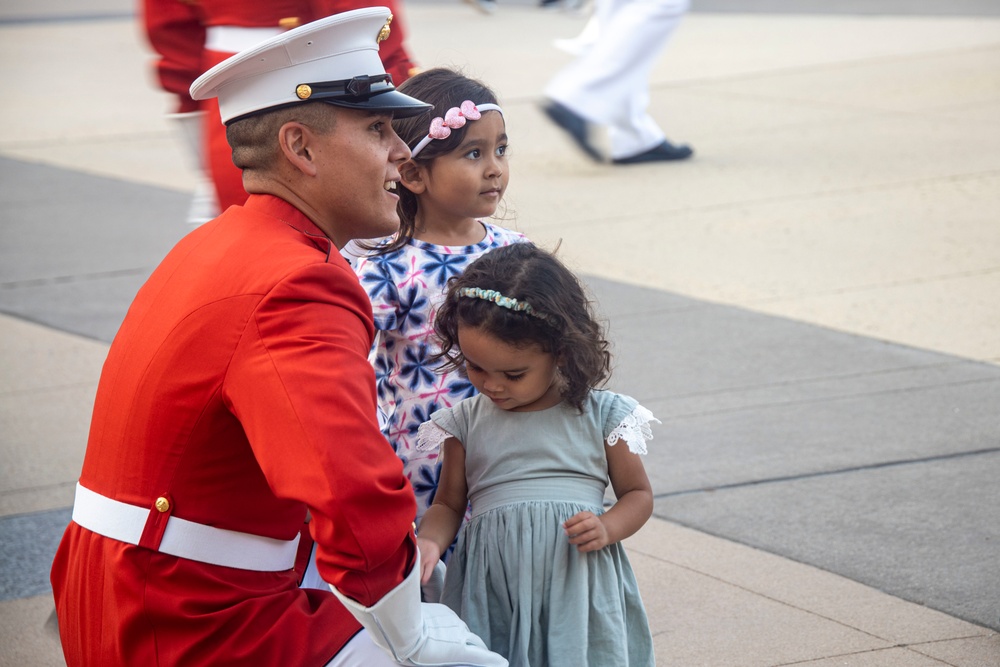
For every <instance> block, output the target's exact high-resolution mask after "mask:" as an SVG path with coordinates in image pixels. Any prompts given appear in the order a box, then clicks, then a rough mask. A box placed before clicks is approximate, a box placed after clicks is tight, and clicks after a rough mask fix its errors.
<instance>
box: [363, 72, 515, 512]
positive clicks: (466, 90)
mask: <svg viewBox="0 0 1000 667" xmlns="http://www.w3.org/2000/svg"><path fill="white" fill-rule="evenodd" d="M399 90H400V91H401V92H406V93H407V94H408V95H412V96H414V97H416V98H417V99H419V100H422V101H424V102H427V103H428V104H432V105H433V110H432V111H431V113H430V118H428V116H418V117H415V118H408V119H403V120H397V121H394V122H393V128H394V129H395V130H396V132H397V133H398V134H399V136H400V137H401V138H402V139H403V141H405V142H406V143H407V145H408V146H409V147H410V150H411V152H412V156H411V159H410V160H409V161H407V162H405V163H403V165H402V166H401V167H400V170H399V171H400V176H401V179H402V180H401V185H402V187H401V188H400V189H399V192H398V194H399V198H400V201H399V207H398V212H399V218H400V228H399V233H398V234H396V235H395V236H393V237H390V238H388V239H384V240H382V241H381V242H379V243H376V244H374V245H368V246H362V247H367V249H368V250H369V251H370V254H369V255H368V256H365V257H362V258H361V259H359V260H358V261H357V262H356V265H355V270H356V271H357V274H358V277H359V278H360V280H361V284H362V286H364V288H365V289H366V290H367V292H368V296H369V297H370V298H371V302H372V310H373V311H374V314H375V327H376V329H378V330H379V339H378V343H377V344H376V348H375V350H374V359H373V361H374V364H375V373H376V382H377V385H378V403H379V406H378V407H379V416H380V422H381V424H382V431H383V433H384V434H385V436H386V438H387V439H388V440H389V443H390V444H391V445H392V446H393V448H394V449H395V450H396V454H397V455H398V456H399V457H400V458H401V459H402V460H403V467H404V471H405V473H406V476H407V477H408V478H409V480H410V483H411V485H412V486H413V490H414V492H415V494H416V497H417V521H418V523H419V521H420V517H421V516H423V513H424V511H425V510H426V509H427V506H428V505H430V502H431V500H432V499H433V497H434V490H435V489H436V488H437V480H438V473H439V469H440V466H439V464H438V461H437V452H417V451H416V450H415V445H416V435H417V427H419V426H420V424H421V423H422V422H424V421H426V420H427V419H428V417H429V416H430V414H431V413H432V412H434V411H435V410H437V409H438V408H442V407H447V406H450V405H453V404H455V403H457V402H458V401H459V400H461V399H463V398H466V397H469V396H472V395H474V394H475V390H474V389H473V387H472V385H471V384H470V383H469V382H468V380H466V379H465V378H464V377H462V376H461V375H460V374H458V373H454V372H452V373H445V374H437V373H435V366H436V365H438V364H435V363H434V362H433V361H432V357H433V356H434V355H435V354H437V352H438V348H437V346H436V343H435V342H434V339H433V336H432V322H433V320H434V312H435V310H436V308H437V304H438V303H439V302H440V301H441V299H442V298H443V296H444V290H445V283H446V282H447V281H448V279H449V278H451V277H453V276H455V275H458V274H459V273H461V272H462V270H463V269H464V268H465V266H466V265H467V264H468V263H469V262H471V261H472V260H474V259H476V258H477V257H479V256H480V255H482V254H483V253H485V252H486V251H488V250H490V249H492V248H496V247H499V246H505V245H508V244H510V243H518V242H522V241H526V240H527V239H526V238H525V237H524V236H523V235H521V234H519V233H517V232H512V231H509V230H506V229H503V228H502V227H498V226H496V225H493V224H490V223H489V222H486V221H485V220H484V219H485V218H488V217H490V216H492V215H493V214H494V213H495V212H496V210H497V206H498V205H499V203H500V201H501V199H502V198H503V195H504V192H505V191H506V189H507V182H508V179H509V171H508V165H507V127H506V124H505V123H504V117H503V110H502V109H501V108H500V107H499V106H498V103H497V98H496V95H494V93H493V91H491V90H490V89H489V88H487V87H486V86H485V85H484V84H483V83H481V82H479V81H476V80H474V79H470V78H468V77H465V76H463V75H461V74H458V73H457V72H454V71H452V70H449V69H443V68H439V69H431V70H427V71H425V72H422V73H420V74H417V75H416V76H414V77H412V78H410V79H408V80H407V81H406V82H404V83H403V84H402V85H401V86H399Z"/></svg>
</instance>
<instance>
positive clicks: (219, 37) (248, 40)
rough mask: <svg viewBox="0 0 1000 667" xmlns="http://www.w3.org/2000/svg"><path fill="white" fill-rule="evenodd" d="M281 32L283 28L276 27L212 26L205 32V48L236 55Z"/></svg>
mask: <svg viewBox="0 0 1000 667" xmlns="http://www.w3.org/2000/svg"><path fill="white" fill-rule="evenodd" d="M283 32H285V30H284V28H277V27H275V28H240V27H238V26H232V25H213V26H209V27H208V28H207V29H206V30H205V48H206V49H208V50H209V51H221V52H222V53H238V52H239V51H243V50H245V49H249V48H250V47H251V46H257V45H258V44H260V43H261V42H263V41H264V40H265V39H269V38H271V37H274V36H275V35H280V34H281V33H283Z"/></svg>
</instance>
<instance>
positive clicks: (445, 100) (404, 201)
mask: <svg viewBox="0 0 1000 667" xmlns="http://www.w3.org/2000/svg"><path fill="white" fill-rule="evenodd" d="M397 90H399V91H400V92H401V93H406V94H407V95H409V96H411V97H415V98H417V99H418V100H421V101H422V102H426V103H428V104H431V105H433V107H432V108H431V110H430V111H429V112H428V113H425V114H420V115H417V116H412V117H410V118H398V119H396V120H394V121H392V128H393V129H394V130H396V134H398V135H399V136H400V138H401V139H402V140H403V141H404V142H405V143H406V145H407V146H409V147H410V149H411V150H412V149H413V147H414V146H416V145H417V144H418V143H420V140H421V139H423V138H424V137H426V136H427V131H428V129H429V127H430V120H431V118H436V117H438V116H441V117H444V115H445V112H447V111H448V109H450V108H452V107H457V106H461V104H462V102H464V101H465V100H471V101H472V102H473V103H475V104H499V102H498V101H497V96H496V93H494V92H493V91H492V90H491V89H490V88H489V87H488V86H487V85H486V84H485V83H483V82H482V81H477V80H476V79H470V78H469V77H467V76H465V75H464V74H461V73H459V72H456V71H455V70H451V69H448V68H446V67H436V68H434V69H429V70H425V71H423V72H420V73H419V74H415V75H414V76H412V77H410V78H409V79H407V80H406V81H404V82H403V83H401V84H400V85H399V88H397ZM464 138H465V128H464V127H463V128H458V129H454V130H452V131H451V135H450V136H448V137H447V138H446V139H437V140H434V141H432V142H430V143H429V144H428V145H427V147H426V148H424V149H423V150H422V151H420V153H419V154H418V155H417V157H415V158H413V161H414V162H418V163H428V162H431V161H432V160H433V159H434V158H436V157H439V156H441V155H445V154H447V153H450V152H451V151H453V150H455V148H456V147H457V146H458V145H459V144H460V143H462V140H463V139H464ZM396 194H398V195H399V204H398V205H397V206H396V212H397V213H398V214H399V232H398V233H397V234H396V236H395V237H393V239H392V240H391V241H390V242H388V243H386V244H383V245H375V246H367V245H365V244H362V245H363V246H364V247H366V248H368V249H370V250H374V251H375V253H376V254H379V255H382V254H385V253H389V252H392V251H394V250H398V249H399V248H402V247H403V246H405V245H406V244H407V243H409V242H410V240H411V239H412V238H413V233H414V227H415V225H416V216H417V196H416V195H414V194H413V193H412V192H410V191H409V190H407V189H406V186H404V185H402V184H400V186H399V187H398V188H397V190H396Z"/></svg>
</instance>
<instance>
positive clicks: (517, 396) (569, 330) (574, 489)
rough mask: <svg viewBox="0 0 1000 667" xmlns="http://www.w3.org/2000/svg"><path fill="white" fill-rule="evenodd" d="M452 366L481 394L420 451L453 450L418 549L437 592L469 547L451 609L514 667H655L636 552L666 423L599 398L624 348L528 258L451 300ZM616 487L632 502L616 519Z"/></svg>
mask: <svg viewBox="0 0 1000 667" xmlns="http://www.w3.org/2000/svg"><path fill="white" fill-rule="evenodd" d="M434 327H435V331H436V332H437V334H438V335H439V336H440V338H441V349H442V353H441V354H442V356H443V357H445V358H447V359H448V360H449V363H450V365H451V366H452V367H454V366H458V365H460V364H461V365H463V366H464V368H465V369H466V372H467V374H468V378H469V381H470V382H471V383H472V384H473V386H475V387H476V389H478V390H479V391H480V392H481V393H480V394H479V395H477V396H475V397H474V398H470V399H468V400H464V401H462V402H460V403H459V404H457V405H455V406H454V407H451V408H448V409H444V410H439V411H437V412H435V413H434V414H433V415H431V421H430V422H428V423H426V424H424V425H422V426H421V427H420V447H421V448H431V449H433V448H437V447H439V446H443V470H442V472H441V482H440V485H439V487H438V490H437V495H436V497H435V499H434V504H433V505H432V506H431V508H430V509H428V510H427V513H426V514H424V518H423V521H422V523H421V524H420V530H419V532H418V535H417V543H418V545H419V547H420V554H421V575H422V577H423V578H424V579H425V580H426V579H427V578H428V577H429V576H430V574H431V568H432V566H433V564H434V562H435V561H436V560H437V558H438V557H439V555H440V554H441V553H442V552H443V551H444V550H445V549H446V548H448V546H449V545H450V544H451V543H452V540H453V539H454V537H455V535H456V534H457V533H458V529H459V527H460V525H461V524H462V519H463V516H464V515H465V512H466V504H467V502H469V501H471V505H472V518H471V520H470V521H469V522H468V523H467V524H465V526H464V528H463V529H462V532H461V533H460V534H459V535H458V544H457V546H456V547H455V551H454V553H453V554H452V555H451V560H450V562H449V565H448V568H447V574H446V576H445V581H444V592H443V595H442V598H441V602H443V603H445V604H447V605H448V606H450V607H451V608H452V609H454V610H455V611H456V612H457V613H458V614H459V615H460V616H461V617H462V619H463V620H464V621H465V622H466V623H468V625H469V627H470V628H471V629H472V631H473V632H475V633H476V634H478V635H479V636H480V637H482V638H483V640H484V641H485V642H486V643H487V645H488V646H489V647H490V649H491V650H493V651H496V652H498V653H500V654H501V655H503V656H504V657H506V658H507V659H508V660H510V664H511V667H528V666H532V667H537V666H539V665H546V666H548V667H559V666H566V667H581V666H586V665H592V666H593V667H606V666H607V665H629V666H630V667H635V666H636V665H641V666H643V667H646V666H648V665H652V664H654V658H653V645H652V638H651V635H650V631H649V625H648V622H647V620H646V613H645V610H644V608H643V605H642V601H641V599H640V597H639V590H638V587H637V585H636V581H635V576H634V575H633V573H632V568H631V566H630V565H629V561H628V558H627V557H626V555H625V550H624V549H623V547H622V545H621V543H620V541H621V540H622V539H623V538H626V537H628V536H629V535H632V534H633V533H635V532H636V531H637V530H638V529H639V528H640V527H641V526H642V525H643V524H644V523H645V522H646V520H647V519H648V518H649V516H650V514H651V513H652V508H653V495H652V490H651V488H650V484H649V479H648V478H647V477H646V472H645V470H644V468H643V465H642V461H641V459H640V458H639V457H638V456H636V454H645V453H646V444H645V441H646V440H647V439H649V438H651V437H652V435H651V433H650V428H649V422H650V421H658V420H656V419H655V418H654V417H653V416H652V414H650V412H649V411H648V410H646V409H645V408H643V407H642V406H640V405H638V404H637V403H636V401H635V400H634V399H632V398H629V397H627V396H624V395H621V394H615V393H613V392H610V391H605V390H598V389H595V387H596V386H597V385H599V384H601V383H602V382H603V380H604V379H605V378H606V377H607V376H608V374H609V367H610V355H609V353H608V350H607V348H608V343H607V341H606V340H605V339H604V337H603V335H602V331H601V327H600V326H599V325H598V324H597V323H596V322H595V321H594V318H593V316H592V314H591V312H590V308H589V304H588V301H587V298H586V296H585V294H584V291H583V289H582V287H581V285H580V283H579V281H578V280H577V279H576V278H575V277H574V276H573V274H572V273H570V272H569V271H568V270H567V269H566V268H565V267H564V266H563V265H562V264H561V263H560V262H559V261H558V260H556V259H555V258H554V257H553V256H552V255H551V254H549V253H546V252H544V251H542V250H540V249H538V248H536V247H535V246H532V245H528V244H519V245H513V246H509V247H506V248H499V249H497V250H493V251H491V252H490V253H488V254H486V255H484V256H483V257H481V258H480V259H478V260H476V261H475V262H474V263H472V264H471V265H469V266H468V267H467V268H466V270H465V273H464V274H462V276H460V277H458V278H456V279H454V280H452V281H451V282H450V283H449V286H448V292H447V296H446V300H445V302H444V303H443V304H442V305H441V307H440V309H439V310H438V314H437V319H436V320H435V325H434ZM609 478H610V481H611V485H612V487H613V488H614V491H615V495H616V497H617V499H618V500H617V503H615V504H614V505H613V506H612V507H611V508H610V509H608V510H607V511H606V512H605V511H604V509H603V507H604V505H603V500H604V493H605V490H606V488H607V486H608V479H609Z"/></svg>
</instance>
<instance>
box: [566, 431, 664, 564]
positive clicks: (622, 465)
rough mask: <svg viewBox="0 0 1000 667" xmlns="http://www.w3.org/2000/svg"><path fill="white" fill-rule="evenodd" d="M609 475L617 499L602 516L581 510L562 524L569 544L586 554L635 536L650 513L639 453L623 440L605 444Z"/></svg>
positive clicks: (649, 489)
mask: <svg viewBox="0 0 1000 667" xmlns="http://www.w3.org/2000/svg"><path fill="white" fill-rule="evenodd" d="M604 452H605V454H606V455H607V457H608V474H609V476H610V477H611V486H612V487H613V488H614V490H615V496H616V497H617V498H618V502H616V503H615V504H614V506H613V507H611V509H609V510H608V511H607V512H605V513H604V514H602V515H601V516H596V515H594V513H593V512H580V513H579V514H576V515H575V516H573V517H571V518H570V519H569V520H568V521H567V522H566V523H564V524H563V527H564V528H565V529H566V534H567V535H569V542H570V544H575V545H576V548H577V549H578V550H579V551H580V552H582V553H586V552H588V551H597V550H598V549H602V548H604V547H606V546H607V545H609V544H614V543H615V542H621V541H622V540H623V539H625V538H626V537H629V536H630V535H634V534H635V532H636V531H638V530H639V529H640V528H642V526H643V524H645V523H646V521H647V520H648V519H649V517H650V516H651V515H652V514H653V489H652V487H651V486H650V484H649V477H647V476H646V469H645V468H644V467H643V465H642V459H641V458H640V457H639V455H637V454H634V453H632V452H631V451H629V448H628V444H627V443H626V442H624V441H622V440H619V441H618V442H617V443H615V445H614V446H610V445H608V444H607V442H605V443H604Z"/></svg>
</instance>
